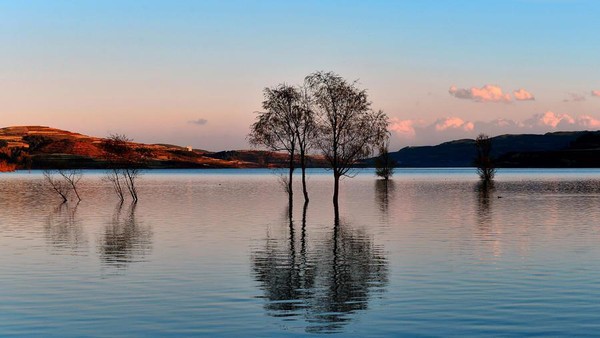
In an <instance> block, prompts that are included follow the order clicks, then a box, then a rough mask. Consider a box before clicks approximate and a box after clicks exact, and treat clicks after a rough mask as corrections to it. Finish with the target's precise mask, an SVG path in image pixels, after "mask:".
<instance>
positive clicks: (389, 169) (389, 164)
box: [375, 142, 396, 182]
mask: <svg viewBox="0 0 600 338" xmlns="http://www.w3.org/2000/svg"><path fill="white" fill-rule="evenodd" d="M395 165H396V163H395V161H394V160H393V159H392V157H391V156H390V153H389V151H388V144H387V142H386V143H385V144H382V145H380V146H379V156H377V157H376V158H375V174H376V175H377V176H379V177H381V178H383V180H384V181H386V182H387V181H388V180H389V179H390V177H392V175H394V166H395Z"/></svg>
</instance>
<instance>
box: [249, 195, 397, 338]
mask: <svg viewBox="0 0 600 338" xmlns="http://www.w3.org/2000/svg"><path fill="white" fill-rule="evenodd" d="M307 207H308V205H307V204H304V208H303V213H302V221H301V223H300V227H299V228H300V229H299V230H300V231H299V233H298V229H297V228H298V225H297V224H296V223H295V222H294V221H293V220H292V219H291V218H288V219H287V220H285V222H283V223H284V224H283V227H287V229H288V230H287V236H285V237H283V238H281V237H280V238H274V237H273V236H272V235H268V236H267V239H266V241H265V245H264V247H262V248H260V249H258V250H256V251H255V252H254V253H253V255H252V263H253V270H254V274H255V278H256V280H257V281H259V282H260V283H261V285H262V287H261V288H262V290H263V292H264V298H265V299H266V300H267V303H266V304H265V309H266V310H267V313H268V314H269V315H271V316H274V317H286V318H288V319H293V318H294V317H298V316H300V317H303V319H304V320H306V321H307V322H308V325H307V327H306V331H307V332H313V333H328V332H340V331H342V329H343V327H344V324H345V323H346V322H348V321H350V320H351V319H352V314H353V313H355V312H356V311H359V310H366V309H367V308H368V302H369V298H370V297H371V296H372V294H373V293H376V292H381V291H383V290H384V288H385V286H386V285H387V283H388V267H387V265H388V263H387V259H386V258H385V255H384V253H383V250H382V248H381V247H380V246H377V245H376V244H375V243H373V240H372V238H370V237H369V235H368V234H367V233H366V232H364V231H359V230H355V229H353V228H352V225H351V224H349V223H348V222H344V221H340V220H339V219H335V220H334V223H333V229H332V230H331V231H330V234H329V235H328V236H325V237H324V238H312V239H311V240H310V241H311V244H312V245H309V243H307V242H308V240H307V231H306V228H307V225H306V223H307V220H306V214H307ZM335 214H336V215H337V214H339V212H336V213H335Z"/></svg>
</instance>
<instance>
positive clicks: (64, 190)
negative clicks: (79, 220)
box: [44, 170, 71, 203]
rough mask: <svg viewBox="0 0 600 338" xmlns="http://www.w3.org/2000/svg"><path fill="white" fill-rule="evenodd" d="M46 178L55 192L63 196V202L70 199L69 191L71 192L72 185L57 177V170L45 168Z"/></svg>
mask: <svg viewBox="0 0 600 338" xmlns="http://www.w3.org/2000/svg"><path fill="white" fill-rule="evenodd" d="M44 179H45V180H46V182H47V183H48V185H49V186H50V188H51V189H52V191H54V192H55V193H57V194H58V195H59V196H60V197H61V198H62V201H63V203H66V202H67V201H68V200H69V193H70V192H71V186H70V185H69V183H67V182H66V181H65V180H63V179H59V178H57V177H56V175H55V172H54V171H51V170H44Z"/></svg>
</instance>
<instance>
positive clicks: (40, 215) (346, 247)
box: [0, 168, 600, 337]
mask: <svg viewBox="0 0 600 338" xmlns="http://www.w3.org/2000/svg"><path fill="white" fill-rule="evenodd" d="M298 182H299V177H298ZM308 184H309V192H310V196H311V201H310V203H309V205H308V206H307V207H306V208H304V207H303V201H302V191H301V186H300V185H299V184H298V185H296V187H295V189H296V191H295V192H296V196H295V203H294V205H293V209H292V210H291V214H292V217H291V219H290V218H289V209H288V208H289V206H288V203H287V197H286V195H285V193H284V191H283V188H282V186H281V183H280V181H279V178H278V176H277V174H275V173H274V172H272V171H270V170H261V169H254V170H180V171H177V170H163V171H147V172H145V174H144V176H143V177H142V178H141V179H140V182H139V195H140V201H139V202H138V203H137V204H131V203H130V202H129V200H126V201H125V203H123V204H122V205H121V204H119V203H118V200H117V197H116V195H115V194H114V193H113V191H112V190H111V188H110V187H109V186H107V184H106V183H105V182H103V181H102V172H99V171H86V172H85V174H84V177H83V180H82V182H81V195H82V197H83V200H82V202H81V203H79V204H77V203H74V202H73V201H70V202H69V203H66V204H61V203H60V198H58V197H57V196H56V195H54V194H53V193H51V192H50V191H49V190H48V188H47V187H46V185H45V183H44V179H43V176H42V174H41V172H35V171H33V172H17V173H4V174H0V336H45V337H52V336H56V337H77V336H105V337H115V336H161V337H164V336H210V337H218V336H233V337H239V336H281V335H290V336H305V335H309V334H323V333H334V334H335V333H337V334H340V336H356V337H364V336H386V335H401V336H461V337H462V336H481V335H492V336H524V335H527V336H530V335H548V336H566V335H569V336H574V335H590V336H592V335H597V334H598V332H600V331H599V330H600V170H593V169H590V170H587V169H581V170H558V169H556V170H550V169H549V170H516V169H514V170H510V169H505V170H500V171H499V172H498V174H497V180H496V182H495V184H494V186H493V187H483V186H481V185H480V184H479V183H478V180H477V176H476V173H475V171H474V169H468V168H467V169H399V170H397V172H396V174H395V176H394V178H393V180H392V181H391V182H389V183H388V184H387V185H385V184H383V182H381V181H377V179H376V177H375V176H374V174H373V171H372V170H361V171H359V172H357V173H356V176H355V177H354V178H351V179H350V178H348V179H344V180H343V181H342V185H341V196H340V210H339V212H340V218H339V220H335V218H334V210H333V207H332V202H331V193H332V185H333V184H332V177H331V175H330V173H329V172H327V171H324V170H311V171H310V176H309V179H308Z"/></svg>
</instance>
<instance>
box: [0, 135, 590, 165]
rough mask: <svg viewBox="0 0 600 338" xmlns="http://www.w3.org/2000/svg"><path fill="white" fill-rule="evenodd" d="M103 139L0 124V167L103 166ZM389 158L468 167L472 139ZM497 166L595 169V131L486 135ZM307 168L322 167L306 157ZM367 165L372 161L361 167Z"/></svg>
mask: <svg viewBox="0 0 600 338" xmlns="http://www.w3.org/2000/svg"><path fill="white" fill-rule="evenodd" d="M104 140H105V139H103V138H100V137H93V136H87V135H83V134H78V133H74V132H70V131H65V130H60V129H56V128H50V127H45V126H15V127H6V128H0V171H10V170H15V169H54V168H82V169H102V168H106V167H107V165H108V163H107V162H106V160H105V158H106V156H105V155H106V153H105V151H104V149H103V147H102V142H103V141H104ZM130 144H131V146H132V147H134V148H143V150H144V152H145V153H146V154H148V155H149V156H148V158H147V161H145V164H144V165H145V167H146V168H155V169H168V168H279V167H285V166H287V154H285V153H277V152H271V151H260V150H229V151H220V152H210V151H206V150H201V149H188V148H187V147H181V146H176V145H170V144H143V143H136V142H131V143H130ZM390 156H391V157H392V159H393V160H394V161H396V163H397V166H399V167H471V166H473V160H474V158H475V141H474V140H472V139H461V140H455V141H450V142H445V143H441V144H439V145H436V146H418V147H405V148H403V149H400V150H399V151H396V152H391V153H390ZM492 156H493V157H494V158H495V160H496V164H497V166H498V167H515V168H519V167H521V168H522V167H529V168H533V167H541V168H577V167H580V168H585V167H587V168H589V167H600V131H575V132H553V133H547V134H544V135H534V134H522V135H500V136H496V137H492ZM308 164H309V167H324V166H325V165H326V164H325V162H324V161H323V159H322V158H321V157H319V156H311V157H310V158H309V161H308ZM364 165H366V166H372V165H373V159H368V160H365V161H364V162H363V163H362V166H364Z"/></svg>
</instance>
